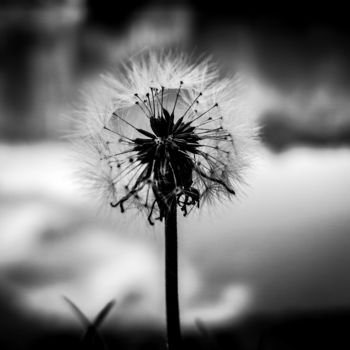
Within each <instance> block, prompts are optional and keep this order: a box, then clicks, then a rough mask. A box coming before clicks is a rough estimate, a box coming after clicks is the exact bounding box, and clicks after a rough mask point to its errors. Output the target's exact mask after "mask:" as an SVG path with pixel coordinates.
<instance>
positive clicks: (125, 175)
mask: <svg viewBox="0 0 350 350" xmlns="http://www.w3.org/2000/svg"><path fill="white" fill-rule="evenodd" d="M240 98H241V96H240V89H239V82H238V79H236V78H230V79H221V80H220V79H219V73H218V70H217V69H216V68H215V67H214V65H213V64H211V63H210V61H209V60H204V61H200V62H195V63H190V61H189V59H188V58H187V57H186V56H185V55H179V56H176V57H174V56H172V55H170V54H169V55H166V54H156V53H149V54H147V55H145V56H142V57H141V58H138V59H132V60H131V61H130V62H129V63H128V64H126V65H125V66H124V67H123V69H122V71H121V72H119V73H118V74H116V75H112V74H108V75H104V76H103V77H102V79H101V82H100V84H99V85H98V86H95V88H92V89H91V90H90V91H89V92H88V93H87V94H86V97H85V99H86V103H85V104H84V105H83V108H82V109H80V110H79V111H78V113H77V119H78V123H77V125H78V127H77V132H76V134H75V138H76V139H77V140H78V142H79V143H80V145H81V147H80V149H81V150H82V155H83V156H84V159H85V166H84V167H83V169H82V175H83V176H84V178H85V180H87V181H88V183H89V184H90V186H91V187H92V188H94V189H95V190H96V191H97V192H99V196H100V197H102V198H103V199H104V200H105V201H107V202H109V203H110V205H111V206H112V207H119V208H120V210H121V211H122V212H124V211H126V210H128V209H131V208H136V209H138V210H142V211H144V212H145V213H146V215H147V217H148V221H149V223H150V224H153V223H154V220H155V219H160V220H162V219H163V218H164V217H165V216H166V215H167V211H168V209H169V207H170V205H171V203H173V202H174V201H176V204H177V206H178V207H179V208H180V209H181V211H182V212H183V214H184V215H185V216H186V215H188V214H189V213H190V212H191V211H192V210H193V209H194V208H195V207H199V206H200V205H201V204H202V203H203V202H206V201H207V202H213V201H214V199H216V198H221V197H231V196H234V195H235V194H236V192H237V189H238V188H239V185H240V184H241V183H244V177H245V175H244V174H245V170H246V169H247V168H248V167H249V165H250V162H251V155H252V154H253V150H254V147H255V143H256V129H255V128H254V127H253V125H252V120H251V119H250V118H247V115H246V114H245V113H242V109H240V108H238V107H239V106H240V105H241V100H240Z"/></svg>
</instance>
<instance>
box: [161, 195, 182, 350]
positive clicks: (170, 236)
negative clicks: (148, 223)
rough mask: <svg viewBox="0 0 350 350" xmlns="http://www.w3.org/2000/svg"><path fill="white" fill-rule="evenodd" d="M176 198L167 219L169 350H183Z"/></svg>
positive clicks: (166, 279)
mask: <svg viewBox="0 0 350 350" xmlns="http://www.w3.org/2000/svg"><path fill="white" fill-rule="evenodd" d="M177 256H178V254H177V218H176V198H172V200H171V205H170V209H169V211H168V213H167V215H166V217H165V300H166V301H165V302H166V321H167V338H168V350H180V349H181V329H180V312H179V293H178V261H177V260H178V259H177Z"/></svg>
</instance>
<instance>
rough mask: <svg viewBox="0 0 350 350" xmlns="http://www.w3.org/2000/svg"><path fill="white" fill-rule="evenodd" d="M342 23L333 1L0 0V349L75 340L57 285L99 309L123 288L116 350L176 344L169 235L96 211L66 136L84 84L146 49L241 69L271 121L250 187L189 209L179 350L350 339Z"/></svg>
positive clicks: (347, 116) (264, 127)
mask: <svg viewBox="0 0 350 350" xmlns="http://www.w3.org/2000/svg"><path fill="white" fill-rule="evenodd" d="M344 6H345V5H344ZM349 34H350V32H349V27H348V20H347V13H346V11H345V8H342V7H339V6H338V5H337V4H333V5H332V7H330V6H329V4H328V5H327V6H325V7H322V6H321V5H320V4H316V2H314V3H312V2H311V3H309V5H308V6H306V4H305V3H304V2H301V1H300V2H298V1H297V2H294V1H293V2H287V3H285V2H283V3H278V4H276V3H273V2H267V3H266V2H264V3H263V4H262V3H260V5H255V4H252V3H249V4H248V3H247V4H244V3H235V4H231V5H228V4H227V3H226V2H224V1H222V0H216V1H215V2H210V3H209V2H208V3H205V2H202V1H199V0H189V1H180V0H178V1H177V0H171V1H161V0H149V1H141V0H129V1H127V2H124V3H122V2H113V1H107V0H75V1H74V0H51V1H50V0H46V1H43V0H42V1H40V0H36V1H35V0H15V1H10V0H8V1H6V0H5V1H4V0H2V1H1V3H0V348H1V349H32V348H33V349H34V348H35V349H41V348H42V349H44V348H45V349H47V348H50V349H55V348H60V349H61V348H67V349H69V348H74V346H75V345H74V344H77V342H78V341H79V337H80V335H81V333H82V331H83V329H82V327H81V326H82V325H81V324H80V321H79V319H78V318H77V317H76V315H75V314H74V312H72V310H71V309H70V308H69V306H68V305H67V303H66V302H65V301H64V300H63V298H62V296H67V297H69V298H70V299H71V300H73V301H74V302H75V303H76V304H77V305H78V306H79V307H80V308H81V309H82V310H83V311H84V313H86V315H87V317H89V318H90V319H93V318H94V317H95V316H96V314H97V313H98V312H99V310H101V308H102V307H103V306H104V305H105V304H106V303H107V302H108V301H110V300H112V299H116V305H115V307H114V308H113V309H112V310H111V312H110V314H109V315H108V319H107V320H106V323H105V324H104V326H103V329H102V330H101V332H102V333H103V334H104V336H105V339H106V342H107V343H108V344H109V345H110V348H111V349H114V348H117V347H118V348H119V349H140V348H142V349H164V348H165V347H164V339H165V335H164V293H163V289H164V281H163V257H164V252H163V237H162V230H161V228H160V227H158V228H155V229H153V228H150V227H147V226H146V225H145V224H144V222H143V221H142V220H141V219H136V220H134V218H133V216H129V218H126V217H122V216H121V215H120V214H119V211H115V213H114V215H112V217H111V216H108V215H105V213H103V211H102V210H99V206H98V203H96V202H95V201H94V199H93V198H91V197H89V196H88V195H86V194H85V193H84V191H83V190H82V189H81V187H80V186H79V181H78V180H77V178H76V176H75V174H74V172H75V171H76V170H75V164H74V160H73V159H72V156H71V150H70V146H69V143H68V142H67V141H65V139H64V138H63V136H64V134H65V132H67V131H69V130H70V129H71V122H70V121H69V118H67V116H69V115H71V113H72V110H73V109H74V105H75V103H76V101H77V100H78V98H79V94H80V90H81V89H83V88H84V86H85V85H86V84H91V83H93V82H94V81H96V80H97V79H98V78H99V75H100V74H101V73H103V72H106V71H113V70H115V69H116V68H118V66H119V65H120V64H121V63H122V62H123V61H124V60H125V59H128V58H129V57H131V56H132V55H138V54H140V53H142V51H144V50H147V49H149V48H156V49H158V48H161V49H169V50H171V49H175V50H177V49H180V50H183V51H185V52H188V53H189V54H193V55H194V56H200V55H202V54H203V53H204V54H207V55H211V56H212V57H213V59H214V60H215V61H216V62H218V64H219V65H220V67H221V69H222V74H223V76H225V75H227V74H231V73H235V72H239V73H240V74H242V75H243V76H244V78H245V81H246V85H247V91H248V94H247V100H246V101H244V103H246V104H247V106H249V107H253V108H254V110H255V111H256V119H257V121H258V123H259V124H260V125H261V137H262V144H261V149H260V150H259V155H258V160H257V162H256V164H255V166H254V168H253V169H252V171H251V174H250V177H249V179H247V181H248V183H249V187H247V188H246V189H245V194H244V196H242V197H241V198H240V199H239V200H236V201H234V202H233V203H229V202H223V203H220V204H218V205H215V206H213V207H212V208H210V209H208V210H206V211H205V212H204V213H198V214H194V215H193V216H191V217H189V218H186V219H182V218H180V219H179V226H180V304H181V318H182V323H183V328H184V332H185V345H184V348H191V349H193V348H198V349H202V348H203V349H211V348H213V349H313V348H315V349H316V348H317V349H323V348H325V349H326V348H327V349H329V348H333V349H335V348H336V349H347V348H349V346H350V340H349V337H348V336H347V334H348V332H349V329H350V274H349V266H350V148H349V145H350V66H349V59H350V36H349ZM128 220H129V221H130V223H129V224H128V222H127V221H128ZM131 222H132V223H131ZM159 226H160V225H159ZM196 320H200V322H199V323H200V326H199V327H198V322H197V326H196ZM343 346H344V347H343Z"/></svg>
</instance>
